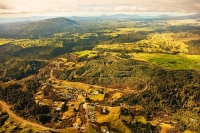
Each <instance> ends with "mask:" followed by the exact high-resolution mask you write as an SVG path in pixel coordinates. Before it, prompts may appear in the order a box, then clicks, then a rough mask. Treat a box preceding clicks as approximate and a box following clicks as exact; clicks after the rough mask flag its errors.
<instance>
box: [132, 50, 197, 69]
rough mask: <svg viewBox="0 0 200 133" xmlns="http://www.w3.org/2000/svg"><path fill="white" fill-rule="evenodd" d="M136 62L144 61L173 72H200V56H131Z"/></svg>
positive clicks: (143, 54) (146, 54)
mask: <svg viewBox="0 0 200 133" xmlns="http://www.w3.org/2000/svg"><path fill="white" fill-rule="evenodd" d="M133 56H134V57H135V59H137V60H146V61H148V62H150V63H152V64H154V65H157V66H160V67H163V68H165V69H173V70H191V69H194V70H200V55H186V54H179V55H172V54H148V53H140V54H133Z"/></svg>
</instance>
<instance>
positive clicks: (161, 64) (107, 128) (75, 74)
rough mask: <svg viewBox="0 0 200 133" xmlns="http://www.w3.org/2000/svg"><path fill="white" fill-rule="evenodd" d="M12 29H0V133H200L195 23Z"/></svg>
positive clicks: (89, 22) (198, 28) (199, 35)
mask: <svg viewBox="0 0 200 133" xmlns="http://www.w3.org/2000/svg"><path fill="white" fill-rule="evenodd" d="M10 25H12V26H7V25H6V24H0V105H1V108H2V110H1V112H3V113H0V124H1V127H0V132H5V131H7V130H12V131H13V132H23V131H25V130H27V132H40V131H41V132H42V131H46V132H61V133H62V132H63V133H64V132H69V133H70V132H83V133H109V132H113V133H131V132H134V133H137V132H144V133H148V132H152V133H158V132H160V133H172V132H176V133H182V132H184V133H188V132H189V133H198V132H200V128H199V127H200V125H199V123H200V121H199V120H200V116H199V114H200V102H199V101H200V93H199V88H200V24H199V19H181V18H180V20H176V19H172V20H170V19H146V20H145V19H141V20H134V19H127V18H126V19H124V18H119V19H108V18H107V19H106V18H103V19H102V18H90V19H88V18H81V17H80V18H79V17H75V18H74V19H73V20H70V19H66V18H53V19H46V20H40V21H36V22H30V23H29V22H27V24H24V23H22V24H21V23H19V24H18V25H17V27H16V26H15V25H14V24H12V23H11V24H10ZM1 26H2V27H1ZM21 31H23V32H21ZM17 33H20V34H17ZM8 106H9V108H8ZM6 112H7V113H6ZM4 117H5V118H4ZM12 119H13V120H14V122H9V121H13V120H12ZM13 123H14V124H13ZM16 123H20V124H16ZM25 123H26V124H25ZM23 124H25V125H23ZM16 125H18V126H16ZM22 125H23V126H22ZM12 126H14V127H13V128H12V129H9V128H8V127H12Z"/></svg>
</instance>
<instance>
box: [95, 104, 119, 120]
mask: <svg viewBox="0 0 200 133" xmlns="http://www.w3.org/2000/svg"><path fill="white" fill-rule="evenodd" d="M105 108H106V109H107V110H108V111H109V113H108V114H97V115H96V118H97V120H96V122H98V123H103V122H113V121H116V120H118V119H119V112H120V107H105Z"/></svg>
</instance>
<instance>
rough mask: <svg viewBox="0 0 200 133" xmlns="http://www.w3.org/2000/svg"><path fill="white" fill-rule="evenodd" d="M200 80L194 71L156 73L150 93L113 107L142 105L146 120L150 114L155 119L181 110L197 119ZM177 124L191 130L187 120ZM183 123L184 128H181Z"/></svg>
mask: <svg viewBox="0 0 200 133" xmlns="http://www.w3.org/2000/svg"><path fill="white" fill-rule="evenodd" d="M199 79H200V75H199V74H196V72H192V71H184V70H183V71H166V70H162V69H156V70H155V72H154V76H153V77H152V78H151V81H150V82H149V86H148V87H149V89H148V90H146V91H145V92H143V93H141V94H131V95H129V96H126V97H123V98H121V99H120V100H118V101H117V102H116V103H114V104H120V103H123V102H125V103H127V104H129V105H137V104H139V105H142V106H143V107H144V108H145V110H146V116H149V113H151V115H153V116H156V115H157V113H158V112H160V111H163V112H165V113H167V114H168V115H172V114H173V113H176V112H177V111H180V110H181V109H182V110H183V111H184V110H189V111H190V113H191V114H193V116H196V114H198V113H199V110H196V108H198V107H199V106H200V102H199V101H200V93H199V89H198V88H199V87H200V80H199ZM196 119H199V118H196ZM178 123H179V125H178V126H179V127H183V126H186V127H185V129H188V128H190V125H188V124H187V123H186V122H185V121H184V120H180V121H179V122H178ZM180 123H183V124H182V125H180ZM194 124H195V123H194ZM196 124H197V123H196ZM190 129H191V128H190ZM177 130H178V129H177ZM193 130H194V131H198V130H199V129H197V128H196V129H194V128H193Z"/></svg>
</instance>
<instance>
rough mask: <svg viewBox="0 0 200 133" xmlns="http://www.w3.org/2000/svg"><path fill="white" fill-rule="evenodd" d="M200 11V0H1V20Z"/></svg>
mask: <svg viewBox="0 0 200 133" xmlns="http://www.w3.org/2000/svg"><path fill="white" fill-rule="evenodd" d="M199 12H200V0H0V17H19V16H20V17H22V16H98V15H103V14H105V15H111V14H119V13H123V14H167V13H168V14H180V15H181V14H182V15H184V14H190V13H199Z"/></svg>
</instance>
